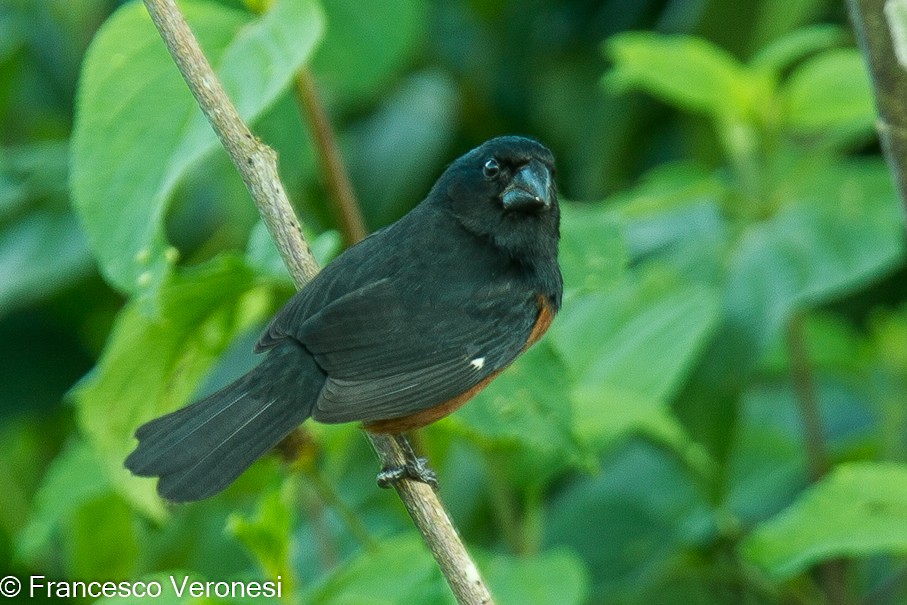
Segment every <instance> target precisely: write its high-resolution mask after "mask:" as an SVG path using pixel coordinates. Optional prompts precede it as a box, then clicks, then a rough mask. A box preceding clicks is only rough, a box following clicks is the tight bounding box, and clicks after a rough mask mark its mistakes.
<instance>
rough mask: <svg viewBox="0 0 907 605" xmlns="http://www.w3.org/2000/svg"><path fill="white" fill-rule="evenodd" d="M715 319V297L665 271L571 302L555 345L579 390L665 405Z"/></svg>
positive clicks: (556, 331) (560, 322)
mask: <svg viewBox="0 0 907 605" xmlns="http://www.w3.org/2000/svg"><path fill="white" fill-rule="evenodd" d="M717 319H718V300H717V293H716V292H714V291H713V290H711V289H708V288H705V287H703V286H699V285H687V284H683V283H679V282H677V281H676V279H674V278H673V277H672V276H670V275H668V274H665V273H664V272H663V271H658V270H650V271H649V272H648V274H647V275H644V276H643V277H642V278H636V277H633V278H630V277H627V278H626V279H625V281H624V283H623V284H622V285H621V287H620V288H617V289H615V290H614V291H612V292H606V293H596V294H591V295H588V296H584V297H582V298H578V299H576V300H574V301H573V302H572V304H571V308H570V309H567V310H565V312H564V313H563V314H562V315H561V316H560V317H558V320H557V323H556V324H555V325H554V327H553V328H552V330H553V332H552V333H553V342H554V344H555V346H556V348H557V349H558V351H559V352H560V353H561V355H562V357H563V359H564V360H565V361H566V362H567V365H568V369H569V370H570V375H571V377H572V378H573V379H574V380H575V383H576V385H577V386H578V387H579V388H580V389H581V390H588V391H594V390H596V389H599V388H610V389H619V390H626V391H631V392H635V393H637V394H639V396H640V397H643V398H646V399H650V400H656V401H666V400H667V399H669V398H670V397H671V396H672V395H673V393H674V391H675V390H676V388H677V387H678V386H679V383H680V381H681V380H682V378H683V376H684V374H685V372H686V371H687V370H689V367H690V365H691V364H692V363H693V362H694V361H695V360H696V358H697V356H698V354H699V353H700V352H701V349H702V346H703V345H704V343H705V342H706V339H707V337H708V336H709V334H710V333H711V331H712V329H713V328H714V326H715V323H716V321H717Z"/></svg>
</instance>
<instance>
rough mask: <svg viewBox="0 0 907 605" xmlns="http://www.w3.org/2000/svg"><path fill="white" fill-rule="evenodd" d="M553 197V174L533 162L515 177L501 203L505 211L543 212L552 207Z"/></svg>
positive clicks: (541, 165)
mask: <svg viewBox="0 0 907 605" xmlns="http://www.w3.org/2000/svg"><path fill="white" fill-rule="evenodd" d="M551 195H552V194H551V173H550V172H548V168H546V167H545V165H544V164H542V163H541V162H539V161H538V160H532V161H530V162H529V163H528V164H526V165H525V166H523V167H522V168H520V170H519V172H517V173H516V174H515V175H513V178H512V179H511V180H510V184H509V185H508V186H507V189H505V190H504V193H503V195H501V201H502V202H503V205H504V209H505V210H517V211H520V212H541V211H543V210H547V209H548V208H550V207H551Z"/></svg>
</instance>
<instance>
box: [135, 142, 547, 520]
mask: <svg viewBox="0 0 907 605" xmlns="http://www.w3.org/2000/svg"><path fill="white" fill-rule="evenodd" d="M555 177H556V170H555V163H554V157H553V155H552V153H551V151H550V150H549V149H548V148H547V147H545V146H544V145H543V144H541V143H540V142H538V141H536V140H534V139H532V138H528V137H523V136H513V135H508V136H499V137H496V138H492V139H490V140H488V141H486V142H484V143H483V144H481V145H479V146H478V147H476V148H474V149H472V150H471V151H469V152H467V153H465V154H464V155H462V156H461V157H459V158H458V159H456V160H455V161H454V162H452V163H451V164H450V165H449V166H448V167H447V168H446V170H444V171H443V173H442V174H441V176H440V177H439V178H438V180H437V181H436V182H435V184H434V185H433V186H432V188H431V189H430V190H429V193H428V195H427V196H426V197H425V199H424V200H422V201H421V202H420V203H419V204H417V205H416V206H415V207H414V208H413V209H412V210H411V211H410V212H409V213H407V214H406V215H404V216H403V217H402V218H400V219H399V220H398V221H396V222H394V223H392V224H391V225H389V226H387V227H384V228H382V229H380V230H378V231H375V232H374V233H373V234H371V235H369V236H368V237H366V238H365V239H363V240H362V241H360V242H359V243H357V244H355V245H353V246H351V247H350V248H348V249H347V250H345V251H344V252H343V253H341V254H340V255H339V256H338V257H337V258H335V259H334V260H333V261H332V262H331V263H329V264H328V265H327V266H325V267H324V269H322V270H321V271H320V272H319V273H318V274H317V275H316V276H315V277H314V278H313V279H312V280H311V281H310V282H309V283H308V284H306V285H305V286H304V287H303V288H302V289H301V290H299V291H298V292H297V293H296V294H295V295H294V296H293V297H292V298H291V299H290V300H289V301H288V302H287V303H286V304H285V305H284V306H283V307H282V308H281V309H280V310H279V311H278V312H277V313H276V315H275V316H274V317H273V319H272V320H271V322H270V323H269V325H268V326H267V328H266V329H265V330H264V333H263V335H262V336H261V338H260V340H259V341H258V343H257V345H256V346H255V351H256V352H257V353H264V354H265V355H264V358H263V360H262V361H261V362H260V363H259V364H258V365H257V366H256V367H255V368H253V369H252V370H251V371H250V372H248V373H247V374H245V375H244V376H242V377H240V378H239V379H237V380H235V381H234V382H232V383H230V384H228V385H227V386H225V387H224V388H222V389H220V390H219V391H217V392H215V393H213V394H210V395H208V396H206V397H204V398H202V399H200V400H199V401H196V402H195V403H192V404H190V405H189V406H187V407H185V408H183V409H179V410H177V411H174V412H171V413H169V414H167V415H165V416H162V417H160V418H157V419H154V420H151V421H150V422H147V423H146V424H144V425H142V426H140V427H139V428H138V429H137V430H136V432H135V437H136V439H137V440H138V445H137V446H136V447H135V449H134V450H133V451H132V453H130V454H129V456H128V457H127V459H126V461H125V466H126V468H127V469H129V470H130V471H131V472H132V473H133V474H135V475H138V476H141V477H157V478H158V483H157V492H158V494H159V495H160V496H161V497H162V498H164V499H165V500H168V501H171V502H175V503H181V502H192V501H197V500H201V499H204V498H208V497H210V496H213V495H215V494H217V493H218V492H220V491H222V490H224V489H225V488H226V487H227V486H229V485H230V484H231V483H232V482H233V481H234V480H235V479H236V478H237V477H238V476H239V475H240V474H242V472H243V471H245V470H246V469H247V468H248V467H249V466H251V465H252V463H253V462H255V460H256V459H258V458H259V457H261V456H262V455H264V454H265V453H267V452H268V451H269V450H271V449H273V448H274V447H275V446H276V445H277V444H278V443H279V442H280V441H281V440H282V439H284V438H285V437H286V436H287V435H289V434H290V433H291V432H292V431H293V430H294V429H296V427H298V426H299V425H300V424H302V423H303V422H305V421H306V420H308V419H312V420H314V421H316V422H321V423H346V422H358V423H361V426H362V427H363V428H364V429H365V430H366V431H370V432H373V433H385V434H389V435H391V436H393V437H395V438H402V440H403V443H404V444H406V442H405V437H403V436H404V435H405V433H406V432H408V431H411V430H413V429H417V428H420V427H423V426H426V425H428V424H430V423H432V422H434V421H436V420H439V419H441V418H443V417H445V416H447V415H448V414H450V413H452V412H454V411H455V410H456V409H458V408H459V407H460V406H462V405H463V404H465V403H466V402H467V401H468V400H470V399H471V398H472V397H473V396H474V395H475V394H476V393H478V392H479V391H481V390H482V389H483V388H484V387H485V386H487V385H488V384H489V383H490V382H491V381H492V380H493V379H494V378H495V377H496V376H497V375H498V374H500V373H501V372H502V371H503V370H504V369H505V368H507V367H508V366H509V365H510V364H511V363H512V362H513V361H514V360H515V359H516V358H517V357H518V356H519V355H520V354H521V353H523V352H524V351H526V350H527V349H528V348H529V347H530V346H532V345H533V344H534V343H535V342H537V341H538V340H539V339H540V338H541V337H542V335H543V334H544V333H545V331H546V330H547V329H548V327H549V326H550V324H551V322H552V320H553V319H554V317H555V315H556V313H557V312H558V310H559V309H560V306H561V302H562V293H563V279H562V277H561V272H560V267H559V264H558V259H557V255H558V244H559V239H560V209H559V205H558V197H557V187H556V183H555ZM406 445H407V447H406V448H405V450H404V451H405V452H406V453H407V455H406V458H407V463H406V464H405V465H403V466H401V467H400V468H393V469H384V470H383V471H382V472H381V473H380V474H379V476H378V480H379V484H380V485H382V486H384V487H387V486H389V485H390V484H392V483H394V482H396V481H398V480H400V479H402V478H405V477H409V478H414V479H418V480H422V481H425V482H428V483H431V484H432V485H434V486H436V479H435V476H434V473H433V472H432V471H431V470H430V469H428V468H427V466H426V465H425V460H424V459H422V458H418V457H416V456H415V454H414V453H413V452H412V449H411V448H409V447H408V444H406Z"/></svg>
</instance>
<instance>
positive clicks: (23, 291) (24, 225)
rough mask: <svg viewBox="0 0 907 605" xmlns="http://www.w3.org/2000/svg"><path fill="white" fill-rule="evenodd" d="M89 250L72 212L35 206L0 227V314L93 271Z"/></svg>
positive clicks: (55, 290)
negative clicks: (38, 208)
mask: <svg viewBox="0 0 907 605" xmlns="http://www.w3.org/2000/svg"><path fill="white" fill-rule="evenodd" d="M91 269H92V261H91V253H90V251H89V249H88V245H87V243H86V241H85V236H84V235H83V234H82V230H81V227H80V226H79V223H78V221H77V220H76V217H75V216H74V215H73V214H72V213H70V212H58V211H51V210H36V211H34V212H31V213H28V214H26V215H24V216H22V217H21V218H19V219H18V220H16V221H14V222H12V223H10V224H9V225H6V226H4V227H2V228H0V316H2V315H4V314H6V313H8V312H9V311H11V310H12V309H15V308H18V307H22V306H25V305H27V304H29V303H31V302H33V301H35V300H39V299H41V298H43V297H45V296H47V295H50V294H53V293H55V292H58V291H59V290H62V289H63V288H65V287H67V286H69V285H71V284H72V283H74V282H75V281H77V280H79V279H81V278H84V277H86V276H87V275H89V274H90V273H91Z"/></svg>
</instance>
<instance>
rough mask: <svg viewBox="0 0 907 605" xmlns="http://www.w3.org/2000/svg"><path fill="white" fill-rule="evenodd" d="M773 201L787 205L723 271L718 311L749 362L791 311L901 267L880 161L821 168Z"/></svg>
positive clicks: (750, 233) (747, 235) (900, 240)
mask: <svg viewBox="0 0 907 605" xmlns="http://www.w3.org/2000/svg"><path fill="white" fill-rule="evenodd" d="M780 196H781V197H783V199H785V201H786V203H787V205H786V206H784V207H783V208H782V209H781V210H779V211H778V212H777V213H776V214H775V215H774V216H772V217H770V218H769V219H768V220H766V221H763V222H759V223H755V224H753V225H752V226H751V227H749V229H747V230H746V231H745V232H744V233H743V235H742V237H741V239H740V242H739V244H738V246H737V249H736V251H735V252H734V255H733V257H732V258H731V259H730V263H729V267H728V278H727V289H726V298H725V308H726V311H727V315H728V318H729V320H730V321H731V325H732V326H733V330H734V334H735V335H736V336H735V338H736V339H737V345H736V346H737V347H738V348H742V349H745V350H748V351H750V355H751V356H752V357H753V358H754V359H755V358H758V357H759V356H760V355H761V352H763V351H764V350H765V348H766V347H767V346H768V344H769V342H770V341H771V340H772V339H773V338H776V337H778V335H779V334H780V333H781V330H782V328H783V326H784V324H785V322H786V321H787V319H788V318H789V316H790V313H791V312H792V311H793V310H795V309H797V308H802V307H811V306H815V305H819V304H822V303H824V302H828V301H830V300H834V299H835V298H836V297H838V296H841V295H844V294H846V293H849V292H853V291H856V290H859V289H860V288H862V287H865V286H866V285H867V284H869V283H871V282H872V281H874V280H876V279H879V278H880V277H881V276H882V275H884V274H885V273H887V272H889V271H892V270H893V269H894V268H895V267H897V266H899V265H900V264H901V263H903V262H904V237H903V226H902V222H901V221H902V219H901V215H900V209H899V207H898V202H897V198H896V197H895V194H894V191H893V188H892V185H891V181H890V177H889V175H888V173H887V171H886V170H885V168H884V165H883V164H882V163H881V162H875V161H873V162H855V161H851V162H841V163H834V164H830V163H823V164H822V165H821V166H820V167H819V168H818V169H816V170H814V171H801V174H800V175H799V176H798V177H797V181H796V183H791V184H789V185H788V186H786V187H784V188H782V189H781V191H780ZM754 345H755V348H753V347H754Z"/></svg>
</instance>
